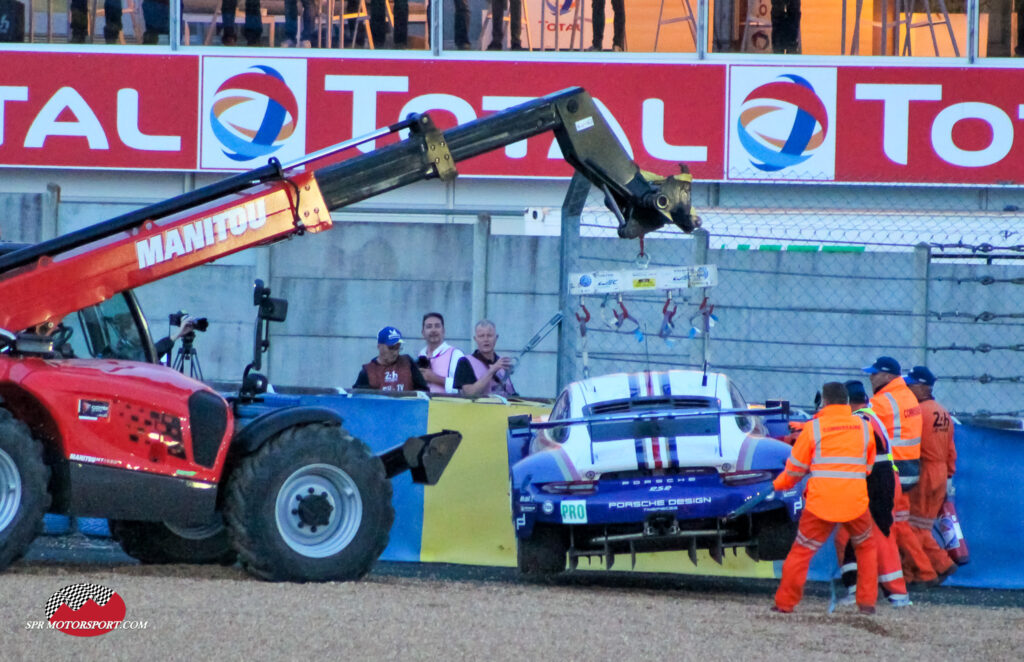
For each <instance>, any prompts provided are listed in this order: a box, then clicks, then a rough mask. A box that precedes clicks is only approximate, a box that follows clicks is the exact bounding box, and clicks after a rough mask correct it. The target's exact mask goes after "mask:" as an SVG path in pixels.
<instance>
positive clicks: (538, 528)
mask: <svg viewBox="0 0 1024 662" xmlns="http://www.w3.org/2000/svg"><path fill="white" fill-rule="evenodd" d="M568 550H569V545H568V544H567V543H566V540H565V531H564V530H563V529H562V528H561V527H558V526H551V525H548V524H534V526H533V533H532V535H531V536H530V537H529V538H516V564H517V565H518V566H519V572H521V573H522V574H524V575H528V576H531V577H550V576H553V575H557V574H559V573H561V572H564V571H565V555H566V552H567V551H568Z"/></svg>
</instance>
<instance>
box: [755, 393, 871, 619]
mask: <svg viewBox="0 0 1024 662" xmlns="http://www.w3.org/2000/svg"><path fill="white" fill-rule="evenodd" d="M821 395H822V404H823V405H824V406H823V407H822V409H821V411H820V412H818V417H817V418H815V419H814V420H813V421H810V422H809V423H808V424H807V425H806V426H805V427H804V429H803V430H802V431H801V432H800V436H799V437H797V440H796V443H795V444H794V445H793V449H792V451H790V456H789V459H787V460H786V468H785V470H784V471H783V472H782V473H780V474H779V475H778V476H777V477H776V478H775V481H774V482H773V484H772V486H773V487H774V488H775V489H776V490H778V491H781V490H788V489H792V488H793V487H794V486H795V485H796V484H797V483H798V482H800V480H801V479H802V478H803V477H804V476H806V475H807V474H810V478H809V479H808V480H807V489H806V492H805V504H806V505H805V506H804V510H803V512H802V513H801V515H800V524H799V528H798V530H797V534H796V540H795V541H793V546H792V547H791V548H790V550H789V554H787V555H786V560H785V562H784V563H783V564H782V581H781V582H780V583H779V588H778V590H777V591H776V592H775V605H774V606H773V607H772V610H773V611H778V612H783V613H789V612H792V611H793V609H794V608H795V607H796V605H797V604H798V603H799V602H800V599H801V598H802V597H803V593H804V583H805V582H806V581H807V569H808V567H809V566H810V563H811V557H813V556H814V554H815V553H816V552H817V551H818V550H819V549H821V546H822V545H824V544H825V543H826V542H827V541H828V537H829V535H831V533H832V531H833V530H834V529H835V528H836V526H839V527H840V528H841V529H843V530H845V531H846V533H847V534H848V535H849V536H850V540H851V541H852V542H853V546H854V551H855V553H856V555H857V566H858V569H859V571H858V573H857V593H856V601H857V605H858V607H859V608H860V611H861V613H863V614H873V613H875V600H876V599H877V597H878V559H877V556H876V554H877V551H876V549H875V545H876V541H875V538H874V536H873V535H872V530H873V529H874V526H875V525H874V523H873V522H872V521H871V513H870V511H869V510H868V489H867V482H866V480H865V478H866V476H867V475H868V474H869V473H871V468H872V465H873V464H874V462H875V444H874V443H873V442H872V439H871V428H870V426H869V425H868V423H867V422H866V421H864V420H863V419H861V418H860V417H857V416H854V415H853V414H852V413H851V412H850V405H849V404H848V399H847V397H848V396H847V393H846V387H844V386H843V385H842V384H840V383H839V382H828V383H827V384H825V385H824V386H822V389H821Z"/></svg>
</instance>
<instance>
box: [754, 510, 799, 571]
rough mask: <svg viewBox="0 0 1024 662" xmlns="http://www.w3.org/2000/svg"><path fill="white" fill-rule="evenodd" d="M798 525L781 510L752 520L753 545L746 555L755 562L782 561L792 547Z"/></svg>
mask: <svg viewBox="0 0 1024 662" xmlns="http://www.w3.org/2000/svg"><path fill="white" fill-rule="evenodd" d="M798 525H799V521H796V522H794V521H791V520H790V519H789V515H788V514H787V513H786V511H785V509H782V508H778V509H776V510H771V511H769V512H767V513H762V514H760V515H759V516H758V517H757V518H756V519H755V520H754V544H753V545H751V546H750V547H748V548H747V555H748V556H750V558H752V559H754V560H755V561H782V560H783V559H785V558H786V555H787V554H789V548H790V547H792V546H793V541H794V540H795V539H796V530H797V526H798Z"/></svg>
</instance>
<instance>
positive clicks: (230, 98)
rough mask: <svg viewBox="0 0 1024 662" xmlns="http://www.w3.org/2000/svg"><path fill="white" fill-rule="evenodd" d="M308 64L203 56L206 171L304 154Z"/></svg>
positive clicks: (249, 165)
mask: <svg viewBox="0 0 1024 662" xmlns="http://www.w3.org/2000/svg"><path fill="white" fill-rule="evenodd" d="M305 107H306V61H305V60H302V59H283V58H281V59H267V58H260V59H249V58H231V57H204V58H203V100H202V109H203V110H202V120H203V142H202V150H201V153H202V167H203V168H219V169H231V170H244V169H249V168H252V167H254V166H258V165H262V164H263V163H265V162H266V160H267V159H269V158H270V157H271V156H273V157H276V158H277V159H278V160H280V161H282V162H285V161H291V160H294V159H297V158H300V157H301V156H303V154H305V151H306V141H305V133H306V130H305V129H306V127H305V116H304V112H303V111H304V109H305Z"/></svg>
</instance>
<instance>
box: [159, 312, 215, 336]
mask: <svg viewBox="0 0 1024 662" xmlns="http://www.w3.org/2000/svg"><path fill="white" fill-rule="evenodd" d="M188 316H189V315H188V313H187V312H185V311H184V310H179V311H178V312H176V313H171V314H170V315H168V319H169V320H170V322H171V326H181V321H182V320H184V319H185V318H186V317H188ZM191 326H192V328H193V329H195V330H196V331H200V332H205V331H206V329H208V328H209V327H210V320H208V319H206V318H205V317H193V318H192V322H191Z"/></svg>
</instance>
